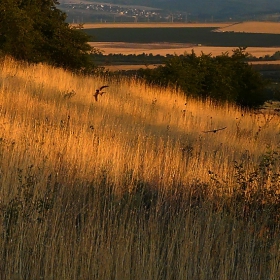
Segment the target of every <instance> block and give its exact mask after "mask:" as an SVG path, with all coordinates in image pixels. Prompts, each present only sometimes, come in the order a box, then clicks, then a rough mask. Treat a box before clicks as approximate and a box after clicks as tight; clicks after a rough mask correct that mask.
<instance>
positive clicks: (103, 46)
mask: <svg viewBox="0 0 280 280" xmlns="http://www.w3.org/2000/svg"><path fill="white" fill-rule="evenodd" d="M90 44H91V45H92V46H94V47H96V48H98V49H100V50H102V51H103V52H104V54H110V53H115V54H119V53H122V54H125V55H128V54H136V55H137V54H142V53H147V54H150V53H152V54H153V55H157V54H159V55H166V54H174V53H176V54H177V55H180V54H184V52H186V51H187V52H191V51H192V50H194V51H195V53H197V54H200V53H201V52H204V53H205V54H209V53H211V54H212V55H213V56H216V55H220V54H222V53H225V52H229V54H231V52H232V50H233V49H235V47H218V46H217V47H216V46H197V45H194V44H183V43H178V44H175V43H152V44H141V43H124V42H91V43H90ZM279 50H280V47H270V48H268V47H248V48H247V51H248V52H249V53H250V54H252V55H253V56H256V57H263V56H265V55H273V54H274V53H275V52H277V51H279Z"/></svg>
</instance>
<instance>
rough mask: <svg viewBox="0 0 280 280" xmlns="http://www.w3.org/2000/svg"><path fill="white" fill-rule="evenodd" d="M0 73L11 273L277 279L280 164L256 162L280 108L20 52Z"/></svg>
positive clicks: (6, 258)
mask: <svg viewBox="0 0 280 280" xmlns="http://www.w3.org/2000/svg"><path fill="white" fill-rule="evenodd" d="M0 73H1V74H0V104H1V107H0V125H1V143H0V144H1V145H0V158H1V164H0V170H1V177H0V181H1V182H0V185H1V189H0V197H1V208H0V209H1V213H2V215H1V223H0V230H1V234H2V235H3V238H2V239H1V241H0V248H1V250H0V252H1V254H2V255H1V260H2V262H1V263H0V266H1V267H0V271H1V272H0V274H1V279H30V277H31V276H32V278H33V279H39V278H40V277H41V278H43V279H109V278H112V279H143V278H146V279H207V280H209V279H277V277H278V275H279V272H280V267H279V263H280V255H279V249H280V247H279V246H280V245H279V244H280V242H279V241H280V240H279V234H277V233H279V228H278V227H279V226H278V223H277V222H276V220H277V218H278V217H277V215H276V213H277V210H276V209H278V208H277V207H278V206H277V205H278V204H277V203H278V200H277V199H278V192H279V177H277V178H278V179H277V178H276V179H275V182H274V181H273V180H272V175H273V174H278V173H279V167H278V165H276V164H275V165H273V164H269V163H268V164H267V166H268V167H269V169H267V168H266V167H262V169H261V170H259V177H258V176H257V175H256V176H255V175H254V173H251V174H250V172H252V171H254V170H255V169H254V168H255V167H256V166H258V165H259V163H260V160H261V159H263V156H262V155H263V154H265V153H266V152H267V151H268V150H269V151H272V150H277V145H278V144H279V140H280V139H279V128H280V127H279V116H277V115H269V114H254V113H253V112H244V111H241V110H240V109H239V108H236V107H234V106H231V105H224V106H214V105H213V104H211V102H210V101H207V102H205V103H203V102H201V101H198V100H192V99H188V98H187V99H186V98H185V97H184V96H183V95H182V93H180V92H175V91H174V90H172V89H166V90H165V89H158V88H153V87H148V86H146V85H145V84H143V83H140V82H137V81H135V80H133V79H132V80H126V79H124V78H120V79H119V78H111V77H107V78H99V77H77V76H73V75H71V74H70V73H67V72H64V71H62V70H59V69H53V68H50V67H48V66H44V65H38V66H26V65H23V64H17V63H15V62H13V61H12V60H9V59H6V60H5V61H4V62H3V63H2V64H1V72H0ZM104 83H106V84H109V85H110V87H109V88H108V89H107V92H106V93H105V94H104V95H103V96H102V97H100V99H99V101H98V102H95V101H94V99H93V97H92V92H94V90H95V89H96V88H97V87H99V86H100V85H102V84H104ZM71 91H75V92H76V95H74V96H72V97H70V98H67V96H69V93H70V92H71ZM224 126H226V127H227V128H226V129H225V130H222V131H220V132H217V133H203V132H202V131H205V130H211V129H215V128H219V127H224ZM268 147H269V148H268ZM276 157H277V154H270V155H269V156H267V159H269V158H270V159H272V158H276ZM234 161H236V162H237V164H236V165H238V166H236V167H234ZM267 162H269V160H267ZM241 163H242V165H243V166H244V173H243V169H242V167H241V166H240V164H241ZM270 163H271V162H270ZM269 174H270V175H271V176H267V175H269ZM236 176H237V178H238V179H236ZM249 178H251V181H250V182H249V181H248V182H247V183H246V179H249ZM242 182H243V183H244V184H242ZM244 185H245V187H244ZM268 190H269V192H268ZM254 197H257V199H256V200H254ZM260 198H261V199H262V201H260V200H259V199H260ZM16 277H18V278H16Z"/></svg>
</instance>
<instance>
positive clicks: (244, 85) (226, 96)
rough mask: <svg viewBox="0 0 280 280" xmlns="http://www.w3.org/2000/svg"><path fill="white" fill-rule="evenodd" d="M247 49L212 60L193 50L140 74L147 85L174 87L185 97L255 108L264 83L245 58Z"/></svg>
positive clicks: (258, 103) (236, 50)
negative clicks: (210, 99)
mask: <svg viewBox="0 0 280 280" xmlns="http://www.w3.org/2000/svg"><path fill="white" fill-rule="evenodd" d="M248 56H249V54H248V53H247V52H246V48H238V49H235V50H233V54H232V55H231V56H229V54H228V53H224V54H222V55H220V56H216V57H212V55H211V54H208V55H206V54H204V53H201V55H200V56H197V55H196V54H195V53H194V51H192V53H190V54H185V55H183V56H174V57H172V58H170V59H168V60H167V62H165V65H164V66H159V67H157V68H155V69H142V70H141V71H139V75H140V76H142V77H144V78H145V79H146V80H147V81H148V82H149V83H153V84H158V85H161V86H167V85H173V86H176V87H177V88H180V89H182V90H183V91H184V92H185V93H186V94H189V95H193V96H199V97H202V98H207V97H211V98H212V99H215V100H218V101H230V102H234V103H237V104H239V105H241V106H245V107H255V106H258V105H260V104H262V103H263V102H264V100H265V96H264V88H265V86H266V85H267V82H266V81H265V80H264V79H263V78H262V76H261V74H260V73H259V72H257V71H255V70H254V69H253V68H252V66H251V65H250V64H248V62H246V58H247V57H248Z"/></svg>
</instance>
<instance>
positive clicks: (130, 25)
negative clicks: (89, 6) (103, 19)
mask: <svg viewBox="0 0 280 280" xmlns="http://www.w3.org/2000/svg"><path fill="white" fill-rule="evenodd" d="M229 25H232V23H228V22H217V23H216V22H215V23H184V22H182V23H178V22H174V23H171V22H130V23H126V22H124V23H120V22H117V23H114V22H111V23H85V24H84V25H83V27H84V28H85V29H89V28H162V27H165V28H182V27H188V28H189V27H195V28H200V27H219V28H226V27H227V26H229ZM74 26H75V25H74Z"/></svg>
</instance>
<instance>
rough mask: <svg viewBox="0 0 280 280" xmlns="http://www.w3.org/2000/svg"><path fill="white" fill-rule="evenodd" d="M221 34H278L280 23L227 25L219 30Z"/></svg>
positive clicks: (251, 22) (252, 22)
mask: <svg viewBox="0 0 280 280" xmlns="http://www.w3.org/2000/svg"><path fill="white" fill-rule="evenodd" d="M219 31H221V32H246V33H270V34H280V22H269V21H266V22H259V21H248V22H240V23H235V24H232V25H227V26H223V27H220V28H219Z"/></svg>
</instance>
